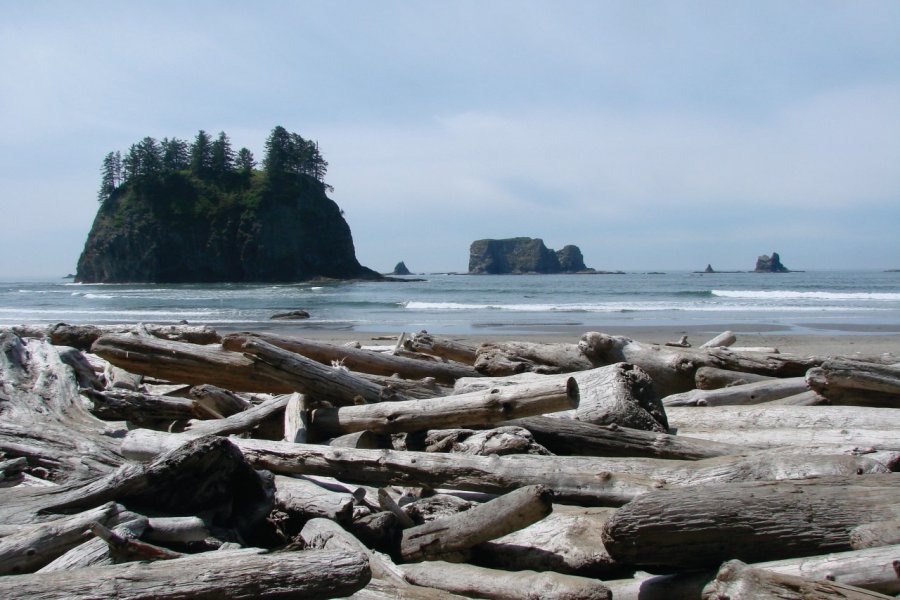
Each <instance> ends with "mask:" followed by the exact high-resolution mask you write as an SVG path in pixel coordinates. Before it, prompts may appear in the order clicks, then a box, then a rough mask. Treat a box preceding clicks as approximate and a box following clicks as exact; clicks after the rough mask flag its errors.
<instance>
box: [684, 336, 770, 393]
mask: <svg viewBox="0 0 900 600" xmlns="http://www.w3.org/2000/svg"><path fill="white" fill-rule="evenodd" d="M701 347H702V346H701ZM772 379H777V378H776V377H770V376H768V375H756V374H755V373H744V372H742V371H729V370H727V369H717V368H716V367H700V368H699V369H697V372H696V373H694V384H695V385H696V386H697V389H698V390H717V389H719V388H723V387H728V386H730V385H744V384H745V383H756V382H757V381H771V380H772Z"/></svg>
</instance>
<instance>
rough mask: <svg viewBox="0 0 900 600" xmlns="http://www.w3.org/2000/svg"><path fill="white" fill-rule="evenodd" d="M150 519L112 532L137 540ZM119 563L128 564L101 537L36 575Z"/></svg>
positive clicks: (134, 522) (139, 520)
mask: <svg viewBox="0 0 900 600" xmlns="http://www.w3.org/2000/svg"><path fill="white" fill-rule="evenodd" d="M147 523H148V519H147V518H146V517H136V518H135V519H132V520H130V521H128V522H126V523H121V524H119V525H116V526H115V528H114V529H113V530H112V531H113V532H114V533H115V534H116V535H118V536H121V537H123V538H127V539H131V540H134V539H137V538H138V537H140V536H141V534H142V533H144V532H145V531H146V528H147ZM90 525H91V527H93V528H96V527H97V526H98V525H99V522H97V521H95V522H93V523H91V524H90ZM85 531H86V535H90V531H88V530H87V528H86V529H85ZM119 562H127V560H123V559H121V557H120V556H118V555H116V554H115V552H114V551H113V549H112V547H111V546H110V545H109V544H107V543H106V540H104V539H103V538H101V537H93V538H91V539H89V540H88V541H86V542H84V543H82V544H79V545H78V546H75V547H74V548H72V549H71V550H69V551H68V552H66V553H65V554H63V555H61V556H60V557H59V558H56V559H55V560H53V561H51V562H50V563H48V564H46V565H45V566H43V567H41V568H40V569H38V570H37V571H35V572H36V573H50V572H52V571H70V570H72V569H83V568H86V567H94V566H101V565H112V564H117V563H119Z"/></svg>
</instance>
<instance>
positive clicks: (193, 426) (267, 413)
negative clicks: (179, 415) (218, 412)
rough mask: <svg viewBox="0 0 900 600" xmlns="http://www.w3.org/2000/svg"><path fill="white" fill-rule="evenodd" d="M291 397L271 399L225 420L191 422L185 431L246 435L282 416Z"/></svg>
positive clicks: (194, 433)
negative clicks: (271, 418) (275, 417)
mask: <svg viewBox="0 0 900 600" xmlns="http://www.w3.org/2000/svg"><path fill="white" fill-rule="evenodd" d="M290 398H291V397H290V395H287V394H284V395H281V396H275V397H274V398H270V399H269V400H266V401H265V402H262V403H261V404H257V405H256V406H254V407H253V408H248V409H247V410H245V411H243V412H239V413H235V414H233V415H231V416H230V417H226V418H224V419H210V420H207V421H191V422H190V423H188V425H187V427H185V431H188V432H190V433H191V434H193V435H232V434H235V433H244V432H247V431H250V430H251V429H253V428H254V427H257V426H259V425H260V424H261V423H263V422H264V421H265V420H266V419H269V418H270V417H272V416H273V415H281V414H282V413H284V408H285V406H287V403H288V400H290Z"/></svg>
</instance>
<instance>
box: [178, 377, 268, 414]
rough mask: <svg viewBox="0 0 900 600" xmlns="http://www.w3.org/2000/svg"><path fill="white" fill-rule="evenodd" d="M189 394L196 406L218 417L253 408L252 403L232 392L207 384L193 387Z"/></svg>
mask: <svg viewBox="0 0 900 600" xmlns="http://www.w3.org/2000/svg"><path fill="white" fill-rule="evenodd" d="M190 394H191V398H194V400H195V401H196V402H197V404H199V405H200V406H202V407H204V408H206V409H208V410H209V411H211V412H213V413H215V414H216V415H219V416H220V417H230V416H231V415H233V414H235V413H239V412H241V411H244V410H247V409H248V408H250V407H251V406H253V403H252V402H250V401H249V400H246V399H244V398H241V397H240V396H238V395H237V394H235V393H234V392H232V391H230V390H223V389H222V388H220V387H216V386H214V385H209V384H204V385H195V386H194V387H192V388H191V391H190Z"/></svg>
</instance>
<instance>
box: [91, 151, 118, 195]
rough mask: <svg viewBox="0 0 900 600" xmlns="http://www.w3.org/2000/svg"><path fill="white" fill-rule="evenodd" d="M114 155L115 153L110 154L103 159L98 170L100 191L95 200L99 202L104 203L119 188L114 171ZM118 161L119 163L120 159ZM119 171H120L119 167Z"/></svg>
mask: <svg viewBox="0 0 900 600" xmlns="http://www.w3.org/2000/svg"><path fill="white" fill-rule="evenodd" d="M116 154H117V153H115V152H110V153H109V154H107V155H106V156H105V157H104V158H103V166H102V167H101V169H100V173H101V177H100V191H99V192H97V200H99V201H100V202H106V200H107V199H108V198H109V196H110V194H112V193H113V192H114V191H116V188H117V187H119V179H118V175H117V171H116ZM119 161H120V162H121V158H120V159H119ZM119 169H121V166H120V167H119Z"/></svg>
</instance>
